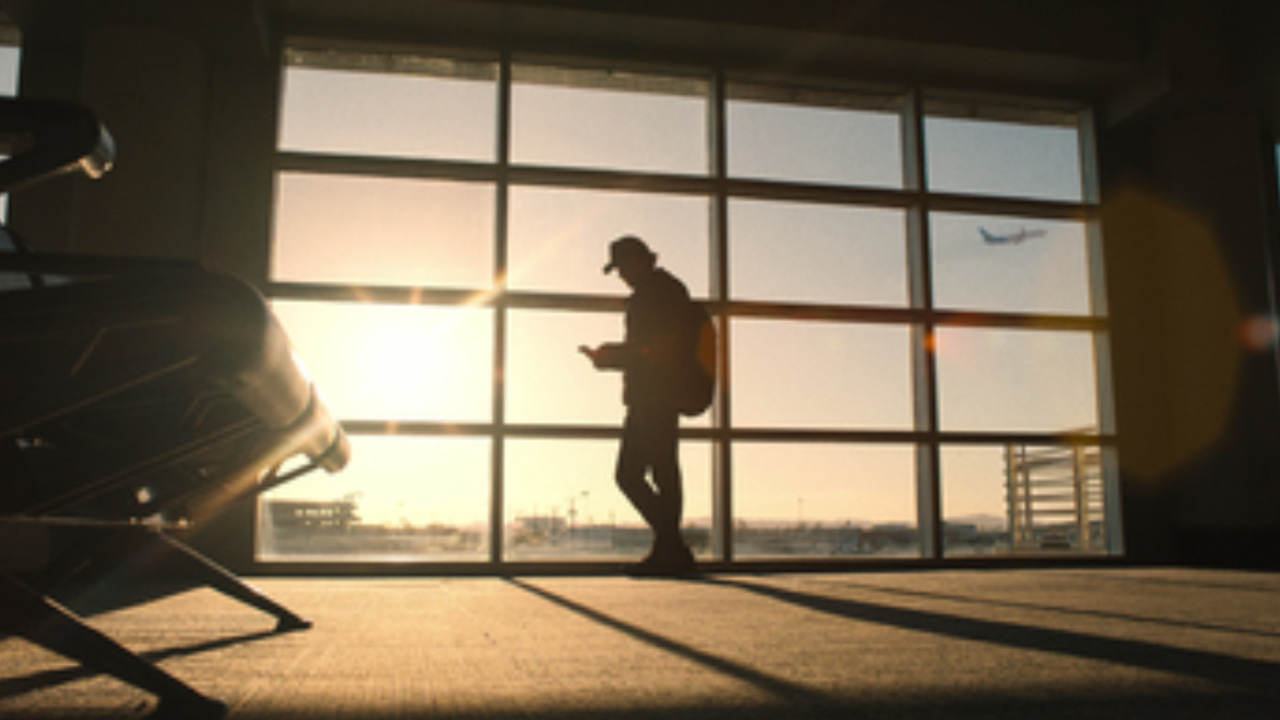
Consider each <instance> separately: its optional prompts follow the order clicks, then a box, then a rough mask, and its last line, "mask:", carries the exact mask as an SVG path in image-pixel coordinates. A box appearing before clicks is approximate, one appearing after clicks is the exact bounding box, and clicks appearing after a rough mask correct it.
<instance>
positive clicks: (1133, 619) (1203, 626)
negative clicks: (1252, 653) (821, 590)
mask: <svg viewBox="0 0 1280 720" xmlns="http://www.w3.org/2000/svg"><path fill="white" fill-rule="evenodd" d="M839 587H843V588H851V589H855V590H859V591H866V592H872V593H882V594H885V595H890V596H893V595H897V596H901V597H909V598H919V599H922V600H943V601H946V602H956V603H965V604H968V605H980V606H982V607H988V608H991V607H1001V608H1010V609H1013V610H1033V611H1037V612H1047V613H1053V614H1057V615H1072V616H1076V617H1087V618H1095V619H1098V620H1118V621H1121V622H1130V623H1137V624H1140V625H1163V626H1166V627H1171V628H1177V629H1189V630H1203V631H1206V632H1215V633H1229V634H1232V635H1244V636H1247V637H1269V638H1276V639H1280V633H1276V632H1268V631H1266V630H1257V629H1255V628H1244V627H1233V626H1230V625H1221V624H1217V623H1204V622H1191V621H1186V620H1170V619H1168V618H1160V617H1147V616H1143V615H1134V614H1132V613H1118V612H1110V611H1106V610H1085V609H1081V608H1072V607H1064V606H1061V605H1050V604H1048V603H1038V602H1018V601H1014V600H992V599H990V598H985V597H971V596H967V595H956V594H953V593H940V592H935V591H929V590H908V589H906V588H893V587H883V586H880V585H867V584H862V583H856V582H848V583H840V584H839Z"/></svg>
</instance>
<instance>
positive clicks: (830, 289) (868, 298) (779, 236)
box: [729, 200, 908, 306]
mask: <svg viewBox="0 0 1280 720" xmlns="http://www.w3.org/2000/svg"><path fill="white" fill-rule="evenodd" d="M729 279H730V287H731V288H732V292H733V297H734V298H735V299H739V300H759V301H768V302H800V303H827V304H836V305H894V306H903V305H906V303H907V297H908V296H907V245H906V218H905V215H904V213H903V212H902V211H901V210H885V209H874V208H851V207H840V206H835V205H808V204H801V203H787V202H773V201H753V200H733V201H730V203H729Z"/></svg>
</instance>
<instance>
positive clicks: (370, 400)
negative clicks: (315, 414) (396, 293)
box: [272, 300, 493, 422]
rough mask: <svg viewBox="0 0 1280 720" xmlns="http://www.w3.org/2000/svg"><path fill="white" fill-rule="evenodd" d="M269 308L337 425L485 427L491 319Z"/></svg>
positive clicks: (443, 311) (310, 305)
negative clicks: (360, 422) (380, 422)
mask: <svg viewBox="0 0 1280 720" xmlns="http://www.w3.org/2000/svg"><path fill="white" fill-rule="evenodd" d="M272 306H273V307H274V309H275V312H276V315H277V316H278V317H279V318H280V321H281V322H282V323H283V324H284V327H285V330H286V332H288V334H289V339H290V340H291V341H292V342H293V347H294V350H295V352H296V353H297V355H298V357H299V358H300V359H301V361H302V363H303V364H304V365H305V366H306V367H307V369H308V370H309V371H310V373H311V377H312V378H313V379H314V380H315V382H316V385H317V386H319V388H320V390H321V392H323V393H324V396H325V399H326V401H327V402H328V403H329V406H330V407H331V408H332V410H333V412H334V414H335V415H336V416H337V417H338V418H339V419H341V420H421V421H441V422H489V421H490V418H491V416H492V412H493V409H492V403H493V401H492V397H493V312H492V311H490V310H488V309H485V308H462V307H428V306H420V305H374V304H361V303H338V302H303V301H292V300H275V301H273V303H272Z"/></svg>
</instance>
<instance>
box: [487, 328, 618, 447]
mask: <svg viewBox="0 0 1280 720" xmlns="http://www.w3.org/2000/svg"><path fill="white" fill-rule="evenodd" d="M507 333H508V335H507V375H506V380H507V386H506V394H507V420H508V421H509V422H514V423H561V424H598V425H621V424H622V416H623V408H622V375H621V373H616V372H601V371H598V370H596V369H595V368H593V367H592V366H591V362H590V361H589V360H588V359H587V358H586V357H584V356H583V355H582V354H581V353H579V352H578V346H579V345H590V346H592V347H594V346H596V345H597V344H599V343H601V342H604V341H609V340H617V339H619V338H620V337H621V335H622V317H621V316H620V315H618V314H616V313H571V312H556V311H530V310H512V311H511V313H510V314H509V315H508V316H507Z"/></svg>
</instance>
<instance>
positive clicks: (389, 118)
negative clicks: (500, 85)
mask: <svg viewBox="0 0 1280 720" xmlns="http://www.w3.org/2000/svg"><path fill="white" fill-rule="evenodd" d="M416 69H417V70H419V71H420V72H417V73H411V72H394V73H391V72H367V71H351V70H332V69H320V68H308V67H296V66H294V67H289V68H288V69H286V71H285V78H284V98H283V102H282V106H281V119H280V149H282V150H295V151H300V152H314V153H337V154H345V155H366V156H378V157H408V158H436V159H446V160H488V161H492V160H493V159H494V157H495V148H496V146H497V131H496V128H497V116H498V110H497V107H498V105H497V98H498V92H497V82H496V80H497V66H496V65H494V64H492V63H454V62H453V61H449V60H434V61H432V60H429V59H423V61H422V62H421V63H418V68H416ZM433 71H434V73H433ZM446 73H456V74H455V76H453V77H448V76H445V75H446ZM486 74H488V75H490V77H485V75H486ZM467 75H470V76H467Z"/></svg>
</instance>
